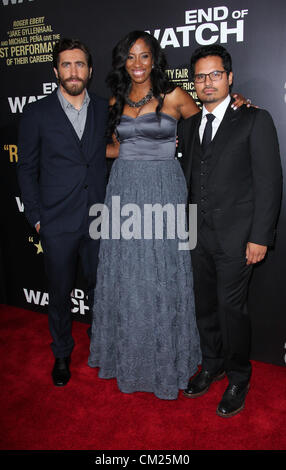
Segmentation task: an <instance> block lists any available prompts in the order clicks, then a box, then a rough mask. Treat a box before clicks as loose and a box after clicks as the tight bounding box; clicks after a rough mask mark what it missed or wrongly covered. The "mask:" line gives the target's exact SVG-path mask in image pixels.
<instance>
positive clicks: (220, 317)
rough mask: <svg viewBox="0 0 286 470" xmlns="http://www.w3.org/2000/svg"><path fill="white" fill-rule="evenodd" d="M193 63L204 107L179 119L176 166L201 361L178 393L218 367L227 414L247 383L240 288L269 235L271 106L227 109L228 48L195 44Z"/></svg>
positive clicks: (277, 172) (277, 195) (274, 179)
mask: <svg viewBox="0 0 286 470" xmlns="http://www.w3.org/2000/svg"><path fill="white" fill-rule="evenodd" d="M191 70H192V73H193V78H194V83H195V89H196V92H197V95H198V97H199V99H200V100H201V102H202V103H203V109H202V111H201V112H200V113H198V114H196V115H195V116H193V117H191V118H189V119H188V120H186V121H185V122H184V124H183V126H184V129H183V134H184V149H185V150H184V155H183V157H182V165H183V169H184V173H185V176H186V180H187V184H188V187H189V199H190V202H191V203H193V204H197V209H198V241H197V246H196V248H195V249H194V250H193V251H192V253H191V254H192V263H193V271H194V289H195V303H196V314H197V324H198V329H199V332H200V339H201V349H202V369H201V371H200V372H199V373H198V374H197V375H195V376H194V377H193V378H191V379H190V381H189V384H188V388H187V389H186V390H185V391H184V395H185V396H187V397H190V398H194V397H198V396H201V395H203V394H204V393H206V392H207V391H208V389H209V387H210V385H211V384H212V382H214V381H216V380H220V379H221V378H223V377H224V375H225V373H226V375H227V377H228V380H229V385H228V387H227V389H226V391H225V393H224V395H223V397H222V400H221V401H220V403H219V405H218V408H217V414H218V415H219V416H222V417H229V416H233V415H235V414H237V413H238V412H239V411H241V410H242V409H243V407H244V402H245V397H246V394H247V392H248V389H249V383H250V376H251V363H250V361H249V350H250V321H249V316H248V312H247V291H248V285H249V280H250V276H251V272H252V269H253V265H254V264H255V263H258V262H260V261H261V260H263V259H264V257H265V255H266V252H267V247H268V246H271V245H272V244H273V241H274V235H275V225H276V220H277V216H278V212H279V207H280V199H281V181H282V176H281V163H280V156H279V147H278V141H277V135H276V130H275V127H274V124H273V121H272V119H271V116H270V115H269V113H268V112H267V111H265V110H262V109H257V108H254V107H250V108H247V107H246V106H242V107H241V108H239V109H237V110H236V109H233V108H232V107H231V97H230V95H229V92H230V88H231V85H232V80H233V73H232V65H231V57H230V55H229V54H228V52H227V51H226V50H225V49H224V48H223V47H222V46H219V45H212V46H206V47H201V48H199V49H197V50H196V51H195V53H194V54H193V56H192V59H191Z"/></svg>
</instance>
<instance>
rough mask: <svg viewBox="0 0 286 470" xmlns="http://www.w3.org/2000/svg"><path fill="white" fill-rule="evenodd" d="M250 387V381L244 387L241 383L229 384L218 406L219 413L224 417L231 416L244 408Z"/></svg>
mask: <svg viewBox="0 0 286 470" xmlns="http://www.w3.org/2000/svg"><path fill="white" fill-rule="evenodd" d="M249 387H250V385H249V383H248V384H247V385H246V386H244V387H242V386H239V385H229V386H228V387H227V389H226V391H225V392H224V394H223V397H222V400H221V402H220V403H219V405H218V407H217V410H216V412H217V414H218V415H219V416H222V417H223V418H229V417H231V416H234V415H236V414H237V413H239V412H240V411H241V410H243V408H244V402H245V397H246V395H247V392H248V390H249Z"/></svg>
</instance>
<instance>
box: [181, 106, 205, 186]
mask: <svg viewBox="0 0 286 470" xmlns="http://www.w3.org/2000/svg"><path fill="white" fill-rule="evenodd" d="M201 118H202V112H199V113H197V114H196V115H195V116H193V117H191V118H190V119H188V120H187V121H185V122H184V152H183V161H182V166H183V170H184V174H185V178H186V180H187V184H188V185H189V184H190V180H191V173H192V159H193V148H194V143H195V139H196V136H197V134H198V132H199V126H200V122H201Z"/></svg>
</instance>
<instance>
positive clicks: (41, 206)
mask: <svg viewBox="0 0 286 470" xmlns="http://www.w3.org/2000/svg"><path fill="white" fill-rule="evenodd" d="M53 59H54V63H53V65H54V71H55V74H56V77H57V79H58V82H59V87H58V89H57V90H55V91H54V92H53V93H52V94H51V95H49V96H48V97H46V98H45V99H42V100H40V101H37V102H35V103H32V104H29V105H28V106H26V107H25V109H24V113H23V116H22V120H21V123H20V129H19V142H18V145H19V162H18V180H19V185H20V188H21V192H22V198H23V202H24V207H25V213H26V217H27V219H28V220H29V222H30V223H31V225H32V226H33V227H35V228H36V230H37V231H38V233H39V234H40V237H41V241H42V246H43V250H44V259H45V268H46V273H47V277H48V282H49V327H50V332H51V336H52V340H53V342H52V345H51V346H52V350H53V353H54V356H55V364H54V368H53V371H52V377H53V381H54V384H55V385H56V386H63V385H66V384H67V382H68V381H69V379H70V369H69V363H70V357H71V352H72V349H73V346H74V340H73V338H72V331H71V330H72V317H71V298H70V296H71V291H72V290H73V288H74V281H75V276H76V269H77V261H78V255H79V256H80V258H81V262H82V267H83V272H84V274H85V277H86V279H87V282H88V301H89V307H90V308H92V304H93V292H94V287H95V281H96V270H97V258H98V249H99V241H98V240H93V239H91V238H90V236H89V223H90V221H89V208H90V206H91V205H92V204H94V203H103V201H104V196H105V187H106V159H105V151H106V142H105V127H106V119H107V101H106V100H104V99H102V98H99V97H97V96H96V95H93V94H91V93H90V94H89V93H88V92H87V89H86V87H87V84H88V82H89V79H90V77H91V73H92V58H91V55H90V53H89V51H88V49H87V47H86V46H85V45H84V44H82V43H81V42H80V41H78V40H74V39H62V40H61V41H59V42H58V43H57V44H56V46H55V48H54V56H53Z"/></svg>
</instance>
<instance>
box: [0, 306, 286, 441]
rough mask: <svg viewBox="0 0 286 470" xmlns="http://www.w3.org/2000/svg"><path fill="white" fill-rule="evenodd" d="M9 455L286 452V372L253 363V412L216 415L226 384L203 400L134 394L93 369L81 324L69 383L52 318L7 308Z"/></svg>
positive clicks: (4, 386) (5, 426) (2, 318)
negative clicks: (58, 371) (53, 346)
mask: <svg viewBox="0 0 286 470" xmlns="http://www.w3.org/2000/svg"><path fill="white" fill-rule="evenodd" d="M0 328H1V334H0V338H1V339H0V354H1V367H0V374H1V421H2V422H1V435H0V449H1V450H103V449H104V450H135V449H136V450H271V449H273V450H284V449H286V433H285V418H286V393H285V392H286V369H285V368H284V367H278V366H274V365H270V364H264V363H260V362H254V363H253V378H252V383H251V389H250V391H249V394H248V398H247V400H246V405H245V409H244V410H243V411H242V412H241V413H240V414H238V415H237V416H235V417H233V418H228V419H223V418H220V417H218V416H217V415H216V413H215V411H216V407H217V404H218V402H219V400H220V398H221V396H222V393H223V391H224V389H225V387H226V385H227V381H226V379H224V380H223V381H222V382H219V383H216V384H214V385H213V386H212V388H211V389H210V391H209V393H208V394H207V395H205V396H203V397H200V398H197V399H188V398H185V397H183V396H182V394H180V396H179V399H178V400H177V401H171V402H169V401H163V400H159V399H157V398H156V397H154V396H153V395H150V394H147V393H139V392H138V393H135V394H132V395H126V394H123V393H121V392H119V390H118V388H117V384H116V380H103V379H98V378H97V369H91V368H89V367H88V366H87V357H88V347H89V339H88V336H87V333H86V330H87V325H86V324H82V323H78V322H74V327H73V332H74V338H75V341H76V347H75V349H74V352H73V356H72V363H71V373H72V378H71V381H70V382H69V384H68V385H67V386H66V387H63V388H56V387H54V386H53V384H52V380H51V376H50V372H51V369H52V367H53V357H52V353H51V350H50V336H49V332H48V319H47V315H45V314H39V313H35V312H31V311H27V310H21V309H18V308H14V307H6V306H0Z"/></svg>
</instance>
